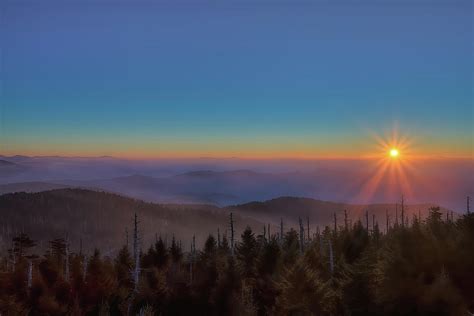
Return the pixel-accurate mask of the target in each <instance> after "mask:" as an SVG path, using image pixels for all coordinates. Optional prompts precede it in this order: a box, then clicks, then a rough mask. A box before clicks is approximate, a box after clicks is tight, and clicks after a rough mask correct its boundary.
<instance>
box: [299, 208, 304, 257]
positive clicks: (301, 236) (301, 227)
mask: <svg viewBox="0 0 474 316" xmlns="http://www.w3.org/2000/svg"><path fill="white" fill-rule="evenodd" d="M299 223H300V251H301V253H303V250H304V227H303V220H301V217H300V218H299Z"/></svg>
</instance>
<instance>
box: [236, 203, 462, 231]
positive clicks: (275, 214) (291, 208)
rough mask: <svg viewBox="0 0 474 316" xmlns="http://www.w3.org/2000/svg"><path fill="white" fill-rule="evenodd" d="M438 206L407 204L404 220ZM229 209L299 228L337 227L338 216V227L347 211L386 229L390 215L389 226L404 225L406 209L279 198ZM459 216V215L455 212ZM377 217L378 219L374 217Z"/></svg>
mask: <svg viewBox="0 0 474 316" xmlns="http://www.w3.org/2000/svg"><path fill="white" fill-rule="evenodd" d="M435 206H437V205H435V204H432V203H424V204H414V205H411V204H406V205H404V218H405V220H408V221H409V222H410V223H411V222H412V221H413V218H414V217H415V216H416V217H418V216H419V217H421V218H422V219H424V218H426V217H427V216H428V213H429V209H430V208H431V207H435ZM228 209H229V210H232V211H233V212H235V213H237V214H239V215H241V216H248V217H252V218H258V220H259V221H264V222H271V223H273V224H275V225H278V223H279V220H280V219H283V220H284V221H285V222H287V223H291V224H292V225H298V220H299V218H301V219H303V220H304V221H306V219H307V218H309V220H310V221H312V222H316V223H318V224H319V225H334V216H336V223H337V225H338V226H340V225H344V220H345V213H344V211H347V216H348V221H349V222H351V223H355V222H356V221H358V220H361V221H362V222H364V223H365V221H366V212H368V215H369V222H370V224H371V225H372V224H373V221H374V220H375V222H376V223H378V224H379V226H382V228H385V226H386V224H387V214H388V217H389V223H390V224H391V225H393V224H394V223H395V222H396V218H397V217H398V222H399V223H400V224H401V216H402V207H401V205H400V204H393V203H392V204H350V203H341V202H330V201H322V200H316V199H311V198H303V197H288V196H286V197H279V198H276V199H271V200H268V201H264V202H250V203H245V204H241V205H234V206H230V207H228ZM440 209H441V212H442V213H443V214H444V215H446V213H449V215H451V210H449V209H446V208H443V207H441V208H440ZM453 215H455V216H456V217H457V216H459V215H458V214H457V213H453ZM374 216H375V217H374Z"/></svg>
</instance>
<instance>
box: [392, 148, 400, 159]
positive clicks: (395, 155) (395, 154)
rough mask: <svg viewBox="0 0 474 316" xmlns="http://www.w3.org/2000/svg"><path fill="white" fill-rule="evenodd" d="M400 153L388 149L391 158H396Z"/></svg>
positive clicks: (393, 149) (396, 150) (394, 149)
mask: <svg viewBox="0 0 474 316" xmlns="http://www.w3.org/2000/svg"><path fill="white" fill-rule="evenodd" d="M399 154H400V153H399V152H398V149H396V148H392V149H390V157H392V158H397V157H398V155H399Z"/></svg>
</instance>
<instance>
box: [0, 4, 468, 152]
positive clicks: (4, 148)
mask: <svg viewBox="0 0 474 316" xmlns="http://www.w3.org/2000/svg"><path fill="white" fill-rule="evenodd" d="M0 10H1V16H0V18H1V28H0V36H1V41H0V45H1V68H0V80H1V90H0V92H1V94H0V102H1V103H0V107H1V108H0V115H1V120H0V124H1V126H0V153H1V154H4V155H16V154H21V155H63V156H103V155H110V156H116V157H125V158H160V157H167V158H169V157H242V158H332V157H337V158H351V159H352V158H359V157H365V156H368V155H369V154H371V153H373V152H374V151H375V150H378V145H377V139H379V140H380V139H382V140H386V142H387V143H390V141H391V138H392V134H393V132H394V130H396V131H397V133H398V134H397V135H398V136H397V137H398V138H406V139H409V140H410V146H411V148H410V150H411V151H412V152H414V153H416V154H417V155H422V156H426V157H468V158H471V159H472V157H473V156H472V154H473V144H472V140H473V135H474V133H473V125H474V124H473V78H472V76H473V72H474V63H473V51H474V50H473V38H474V36H473V35H474V34H473V33H474V31H473V4H472V1H471V0H466V1H464V0H460V1H457V0H449V1H448V0H446V1H444V0H443V1H423V0H414V1H394V0H379V1H375V0H374V1H371V0H367V1H360V3H357V5H355V4H351V1H346V2H342V1H337V0H335V1H318V0H314V1H265V0H255V1H231V0H229V1H206V2H204V1H193V2H185V1H182V0H178V1H160V0H156V1H128V0H127V1H125V0H123V1H112V0H97V1H95V2H92V1H79V0H78V1H74V0H70V1H50V0H45V1H41V2H40V1H24V0H20V1H10V0H4V1H1V3H0Z"/></svg>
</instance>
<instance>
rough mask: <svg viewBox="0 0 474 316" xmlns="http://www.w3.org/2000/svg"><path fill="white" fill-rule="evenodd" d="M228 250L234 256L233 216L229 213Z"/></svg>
mask: <svg viewBox="0 0 474 316" xmlns="http://www.w3.org/2000/svg"><path fill="white" fill-rule="evenodd" d="M230 252H231V254H232V256H234V218H233V216H232V213H230Z"/></svg>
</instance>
